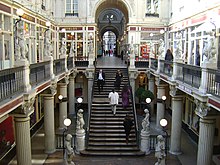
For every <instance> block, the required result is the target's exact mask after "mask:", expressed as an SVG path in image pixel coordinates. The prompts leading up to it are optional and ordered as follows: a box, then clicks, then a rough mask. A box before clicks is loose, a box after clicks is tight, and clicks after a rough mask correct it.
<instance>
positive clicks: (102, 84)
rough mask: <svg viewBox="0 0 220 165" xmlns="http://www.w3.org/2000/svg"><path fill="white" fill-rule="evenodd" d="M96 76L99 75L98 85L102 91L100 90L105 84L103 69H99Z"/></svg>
mask: <svg viewBox="0 0 220 165" xmlns="http://www.w3.org/2000/svg"><path fill="white" fill-rule="evenodd" d="M96 77H97V85H98V88H99V93H100V90H103V86H104V84H105V73H104V72H103V71H102V69H100V70H99V72H98V73H97V76H96Z"/></svg>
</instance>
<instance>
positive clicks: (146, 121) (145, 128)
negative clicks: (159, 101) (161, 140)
mask: <svg viewBox="0 0 220 165" xmlns="http://www.w3.org/2000/svg"><path fill="white" fill-rule="evenodd" d="M144 112H145V114H146V115H145V118H144V119H143V121H142V127H143V129H142V130H141V132H143V133H147V132H149V131H150V122H149V117H150V114H149V110H148V109H145V110H144Z"/></svg>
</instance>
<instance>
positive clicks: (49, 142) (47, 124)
mask: <svg viewBox="0 0 220 165" xmlns="http://www.w3.org/2000/svg"><path fill="white" fill-rule="evenodd" d="M44 132H45V136H44V146H45V153H48V154H50V153H54V152H55V151H56V146H55V126H54V97H53V95H51V96H45V97H44Z"/></svg>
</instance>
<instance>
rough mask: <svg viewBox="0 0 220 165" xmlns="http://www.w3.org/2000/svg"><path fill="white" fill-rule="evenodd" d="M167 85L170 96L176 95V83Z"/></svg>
mask: <svg viewBox="0 0 220 165" xmlns="http://www.w3.org/2000/svg"><path fill="white" fill-rule="evenodd" d="M169 87H170V95H171V96H172V97H174V96H175V95H176V92H177V87H176V84H170V85H169Z"/></svg>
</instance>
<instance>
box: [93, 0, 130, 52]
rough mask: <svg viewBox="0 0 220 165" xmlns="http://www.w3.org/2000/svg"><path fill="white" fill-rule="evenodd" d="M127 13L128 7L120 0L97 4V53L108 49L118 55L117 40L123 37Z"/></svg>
mask: <svg viewBox="0 0 220 165" xmlns="http://www.w3.org/2000/svg"><path fill="white" fill-rule="evenodd" d="M128 15H129V13H128V8H127V6H126V4H124V2H122V1H121V0H116V1H107V0H106V1H103V2H101V3H100V4H99V6H98V7H97V9H96V12H95V21H96V23H97V35H98V36H97V38H98V40H97V45H98V49H100V50H98V52H101V53H99V54H102V55H103V54H106V50H107V49H108V50H110V51H112V52H114V54H115V55H116V56H117V55H120V50H119V42H120V41H121V40H122V39H123V38H125V37H124V35H126V26H127V23H128V22H129V20H128Z"/></svg>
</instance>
